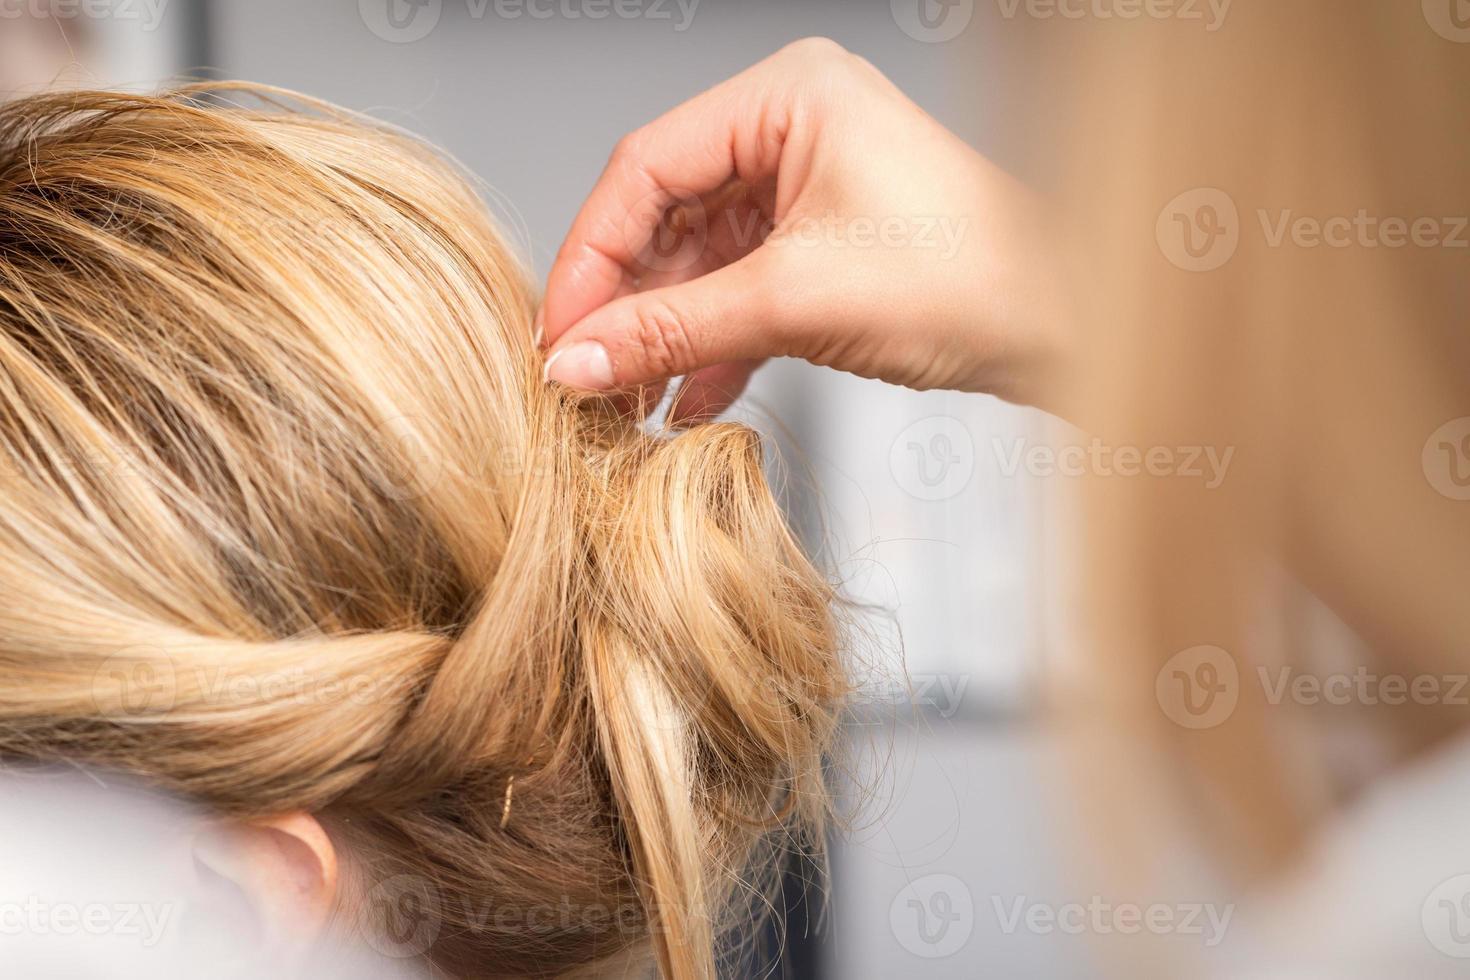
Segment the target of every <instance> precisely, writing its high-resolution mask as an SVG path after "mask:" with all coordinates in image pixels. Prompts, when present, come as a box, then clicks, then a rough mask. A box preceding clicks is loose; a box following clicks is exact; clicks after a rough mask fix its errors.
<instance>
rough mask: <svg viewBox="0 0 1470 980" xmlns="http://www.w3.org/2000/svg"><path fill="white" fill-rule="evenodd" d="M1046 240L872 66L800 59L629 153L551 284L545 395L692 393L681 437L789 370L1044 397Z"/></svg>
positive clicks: (704, 99)
mask: <svg viewBox="0 0 1470 980" xmlns="http://www.w3.org/2000/svg"><path fill="white" fill-rule="evenodd" d="M1039 226H1040V222H1039V220H1038V218H1037V215H1036V213H1035V212H1034V211H1033V205H1032V203H1031V201H1030V196H1029V195H1028V193H1027V192H1026V191H1025V189H1024V188H1022V187H1021V186H1020V185H1019V184H1017V183H1016V182H1015V181H1014V180H1012V179H1010V178H1009V177H1007V176H1006V175H1005V174H1004V173H1002V172H1001V171H1000V170H998V169H997V168H996V167H994V166H993V165H991V164H990V163H989V162H988V161H986V160H985V159H984V158H983V157H981V156H980V155H979V154H977V153H976V152H975V151H973V150H972V149H970V148H969V147H968V146H966V145H965V144H964V143H963V142H961V141H960V140H959V139H958V138H956V137H955V136H954V135H953V134H952V133H950V132H949V131H947V130H946V129H945V128H944V127H943V126H941V125H939V124H938V123H937V122H935V121H934V120H933V119H932V118H930V117H929V116H928V115H926V114H925V113H924V112H923V111H922V110H921V109H919V107H918V106H916V105H914V103H913V102H911V101H909V100H908V99H907V98H906V97H905V96H904V95H903V93H901V92H900V91H899V90H898V89H897V88H895V87H894V86H893V85H892V84H891V83H890V82H889V81H888V80H887V79H886V78H884V77H883V75H882V74H880V73H879V72H878V71H877V70H876V69H875V68H873V67H872V66H871V65H869V64H868V63H867V62H866V61H863V60H862V59H860V58H858V57H857V56H855V55H852V54H849V53H848V52H847V51H844V50H843V49H842V48H840V47H838V46H837V45H836V44H833V43H832V42H829V41H820V40H808V41H800V42H798V43H796V44H793V45H791V46H789V47H787V48H785V49H783V50H782V51H780V52H778V53H777V54H775V55H774V56H772V57H770V58H768V59H766V60H765V61H763V62H761V63H760V64H758V65H756V66H755V67H753V68H751V69H749V70H747V71H746V72H744V73H742V74H740V75H738V76H736V77H735V78H732V79H730V80H729V81H727V82H724V83H723V84H721V85H719V86H716V87H715V88H713V89H711V90H710V91H708V92H705V93H704V94H702V95H700V96H698V97H697V98H695V99H693V100H691V101H689V102H686V103H685V104H684V105H681V106H679V107H678V108H676V109H674V110H673V111H671V112H669V113H668V114H666V115H665V116H663V117H662V118H660V119H658V120H656V121H655V122H653V123H650V124H649V125H647V126H645V127H644V128H642V129H640V130H638V131H637V132H634V133H632V134H631V135H629V136H628V137H626V138H625V139H624V140H623V141H622V142H621V143H620V144H619V145H618V147H617V150H616V151H615V152H614V153H613V155H612V159H611V160H610V161H609V162H608V165H607V168H606V170H605V171H604V172H603V174H602V177H601V179H600V180H599V181H598V182H597V186H596V187H594V188H593V190H592V193H591V195H590V197H589V198H588V200H587V202H586V204H585V205H583V207H582V210H581V213H580V214H579V215H578V216H577V219H576V222H575V223H574V224H573V226H572V230H571V232H570V234H569V235H568V236H567V240H566V242H565V243H564V244H563V246H562V248H561V250H560V252H559V253H558V255H557V259H556V263H555V265H554V266H553V267H552V270H551V276H550V281H549V283H548V286H547V294H546V303H545V306H544V308H543V310H542V318H541V329H542V332H543V337H544V339H543V344H544V345H545V346H546V347H547V348H548V355H547V356H548V360H547V376H548V378H549V379H551V380H553V381H558V382H561V383H563V384H567V385H570V386H573V387H577V388H583V389H591V390H611V389H627V388H632V387H634V386H638V385H648V384H655V385H656V384H659V383H661V382H662V381H664V380H666V379H668V378H671V377H673V376H675V375H681V374H682V375H686V376H687V377H686V380H685V382H684V386H683V389H682V390H681V392H680V395H679V397H678V399H677V400H676V403H675V405H674V408H673V410H672V415H671V420H672V421H675V422H688V421H693V420H698V419H704V418H709V417H712V416H713V415H716V414H718V413H719V412H721V411H723V410H724V409H725V408H726V407H728V406H729V404H730V403H731V401H732V400H733V399H734V398H735V397H736V396H737V395H738V394H739V393H740V391H741V389H743V388H744V386H745V383H746V380H747V379H748V378H749V376H750V372H751V371H752V370H753V369H754V368H755V366H757V365H758V364H759V363H760V362H761V360H763V359H764V358H767V357H774V356H783V355H789V356H795V357H801V358H805V359H806V360H808V361H812V362H814V363H817V364H824V365H829V366H831V367H835V368H839V369H841V370H844V371H850V372H852V373H854V374H859V375H862V376H864V377H870V378H881V379H883V380H885V381H890V382H893V383H896V384H901V385H907V386H909V387H913V388H954V389H962V390H967V391H989V392H993V393H996V394H1000V395H1002V396H1004V397H1008V398H1012V399H1018V400H1027V399H1029V398H1031V391H1032V388H1033V386H1034V385H1035V384H1036V383H1037V381H1038V379H1039V376H1040V375H1041V374H1042V373H1043V372H1044V371H1046V370H1047V369H1048V368H1049V365H1051V364H1052V363H1053V362H1054V361H1056V360H1057V357H1058V351H1059V349H1060V347H1061V346H1062V345H1061V343H1060V341H1059V339H1058V333H1059V330H1058V324H1057V322H1056V321H1058V320H1060V319H1061V318H1060V317H1058V316H1056V315H1054V314H1053V313H1052V312H1051V311H1049V310H1048V309H1047V306H1048V305H1049V304H1050V303H1051V302H1053V297H1052V296H1051V293H1050V290H1049V288H1048V286H1047V284H1046V283H1045V282H1044V281H1043V278H1042V276H1041V275H1040V274H1039V272H1040V270H1045V269H1046V268H1048V267H1049V266H1048V262H1047V260H1046V258H1045V257H1044V253H1045V249H1044V247H1043V246H1042V244H1041V239H1042V237H1043V236H1042V235H1041V234H1040V227H1039Z"/></svg>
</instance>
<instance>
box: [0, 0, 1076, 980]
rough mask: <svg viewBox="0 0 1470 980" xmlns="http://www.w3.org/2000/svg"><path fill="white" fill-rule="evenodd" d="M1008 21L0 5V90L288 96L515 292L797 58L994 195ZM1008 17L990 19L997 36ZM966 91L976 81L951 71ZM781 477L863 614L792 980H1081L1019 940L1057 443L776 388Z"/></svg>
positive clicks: (613, 5) (580, 6)
mask: <svg viewBox="0 0 1470 980" xmlns="http://www.w3.org/2000/svg"><path fill="white" fill-rule="evenodd" d="M1005 9H1006V7H1005V5H1004V4H1002V5H990V6H984V5H982V6H979V7H977V6H976V5H975V4H974V3H973V2H971V0H963V2H948V3H934V2H932V0H907V2H906V0H891V2H890V0H803V2H799V3H798V2H793V0H616V2H614V0H524V2H521V0H360V2H359V0H310V2H302V0H90V2H81V0H78V2H75V3H68V2H66V0H33V2H29V3H23V2H20V3H18V2H16V0H0V14H3V17H0V85H3V91H4V93H5V94H7V95H14V94H16V93H20V92H24V91H31V90H35V89H38V88H44V87H49V86H70V85H96V86H104V87H124V88H135V89H142V90H148V89H153V88H156V87H157V86H159V85H160V84H162V83H165V82H166V81H167V80H169V79H174V78H178V77H183V76H189V77H212V78H239V79H246V80H250V81H254V82H261V83H268V84H272V85H279V86H284V87H287V88H291V89H295V90H299V91H301V92H304V93H307V94H310V95H312V96H317V97H321V98H325V99H328V100H331V101H334V102H337V103H340V104H342V105H345V106H348V107H350V108H353V109H358V110H363V111H366V112H369V113H371V114H372V115H374V116H376V117H378V118H380V119H383V120H386V121H389V122H392V123H395V124H399V125H402V126H404V127H406V128H408V129H410V130H413V131H414V132H417V133H419V134H421V135H422V136H424V137H426V138H427V139H429V140H431V141H433V142H434V143H436V144H438V145H440V146H442V147H444V148H446V149H447V150H448V151H449V152H450V153H452V154H453V155H455V156H456V157H457V158H459V159H460V160H461V161H462V162H463V163H464V164H465V165H466V166H467V167H468V168H469V169H470V170H472V171H473V172H474V173H475V174H476V175H478V176H479V178H481V179H482V180H483V181H484V183H485V185H486V196H487V199H488V200H489V201H490V203H491V205H492V206H493V207H494V209H495V210H496V212H497V213H498V214H499V215H500V217H501V220H502V222H503V226H504V228H505V229H506V232H507V234H508V235H509V236H510V237H511V238H512V239H513V240H514V241H515V242H516V243H517V245H518V246H519V247H520V249H521V250H522V252H523V254H524V255H525V257H526V259H527V261H528V263H529V264H530V265H531V266H532V267H533V269H534V274H535V276H536V277H537V280H538V282H544V276H545V274H546V272H547V270H548V268H549V266H550V262H551V259H552V256H553V254H554V252H555V250H556V248H557V246H558V244H559V243H560V240H561V237H562V236H563V234H564V233H565V231H566V230H567V228H568V227H569V225H570V223H571V221H572V218H573V216H574V215H575V213H576V210H577V208H578V207H579V205H580V204H581V201H582V196H583V195H584V193H585V192H586V191H587V190H588V189H590V188H591V186H592V184H593V182H594V180H595V179H596V177H597V175H598V173H599V172H600V170H601V168H602V166H603V164H604V162H605V161H606V158H607V155H608V153H609V152H610V151H611V148H612V147H613V145H614V143H616V141H617V140H618V138H619V137H621V136H622V135H624V134H625V133H627V132H628V131H630V130H632V129H634V128H636V127H637V126H639V125H641V124H642V123H644V122H647V121H649V120H651V119H653V118H654V117H655V116H657V115H659V114H660V113H662V112H664V111H665V110H667V109H668V108H670V107H672V106H673V105H675V104H677V103H679V102H681V101H683V100H684V99H686V98H688V97H690V96H693V95H694V94H696V93H698V92H699V91H701V90H702V89H704V88H707V87H708V86H710V85H712V84H714V83H716V82H718V81H720V80H722V79H724V78H726V77H728V76H730V75H732V74H735V73H736V72H738V71H740V70H741V69H743V68H745V67H747V66H749V65H751V64H753V63H754V62H756V61H758V60H760V59H762V58H764V57H765V56H767V55H769V54H771V53H772V52H774V51H775V50H777V49H778V48H780V47H781V46H782V45H784V44H786V43H788V42H790V41H793V40H796V39H798V38H801V37H804V36H808V35H818V34H820V35H826V36H830V37H832V38H834V39H835V40H837V41H838V42H840V43H841V44H843V45H845V46H846V47H847V48H848V49H850V50H852V51H854V52H857V53H859V54H861V55H863V56H864V57H866V58H868V59H869V60H870V61H872V62H873V63H874V64H875V65H877V67H879V68H880V69H881V70H882V71H884V72H885V73H886V74H887V75H888V76H889V77H890V78H891V79H893V81H894V82H895V83H896V84H897V85H898V86H899V87H900V88H902V89H903V90H904V91H905V92H907V93H908V94H909V95H910V96H911V97H912V98H913V99H914V100H915V101H917V102H918V103H919V104H920V105H921V106H923V107H924V108H925V109H926V110H928V111H929V112H930V113H932V114H933V115H934V116H936V117H937V118H938V119H939V120H940V121H941V122H943V123H944V124H945V125H946V126H948V127H950V128H951V129H952V130H954V131H955V132H957V133H959V134H961V135H962V136H963V137H964V138H966V139H967V140H969V141H970V142H971V143H972V144H973V145H975V146H977V147H979V148H980V149H982V150H984V151H985V152H987V153H989V154H991V155H992V157H994V158H997V159H999V160H1000V161H1001V162H1002V163H1003V164H1006V165H1010V166H1012V168H1013V169H1018V170H1024V169H1025V168H1026V166H1027V163H1026V161H1024V160H1023V159H1020V158H1017V157H1015V155H1014V154H1011V153H1010V152H1009V148H1008V146H1007V145H1006V142H1005V140H1004V139H1003V126H1002V125H1001V123H1003V121H1004V119H1005V117H1006V114H1007V112H1008V110H1009V108H1010V107H1011V106H1013V104H1014V101H1015V99H1016V97H1017V93H1014V92H1009V91H1007V90H1006V89H1005V88H1004V87H1003V86H996V85H993V84H987V75H988V77H989V78H990V79H991V80H993V79H998V78H1002V77H1004V74H1005V72H1004V68H1005V66H1006V65H1007V64H1008V63H1011V62H1014V61H1015V60H1016V59H1019V58H1021V57H1023V56H1024V48H1023V45H1022V44H1021V34H1020V30H1021V28H1020V26H1019V25H1018V24H1017V23H1016V22H1015V20H1014V19H1013V18H1009V17H1007V16H1006V15H1005V13H1004V11H1005ZM1012 13H1014V10H1013V9H1012ZM977 65H982V66H986V67H984V68H977V67H976V66H977ZM742 411H743V413H744V417H745V418H746V419H747V420H748V421H750V422H751V423H752V424H754V425H756V426H757V427H758V428H760V429H761V430H762V431H764V432H766V433H768V434H769V435H770V436H771V439H772V441H773V443H774V444H778V445H780V446H781V447H783V451H782V452H781V454H780V456H781V474H780V478H781V480H782V484H781V485H782V486H783V487H784V488H785V489H784V492H785V493H786V496H787V501H788V504H789V507H790V509H791V513H792V516H793V519H794V520H795V521H796V522H797V523H798V525H799V526H800V527H801V528H802V529H803V531H804V532H805V533H806V534H807V535H808V538H809V540H810V541H811V543H812V546H813V547H814V548H817V549H819V550H820V551H821V553H822V554H823V555H824V557H825V558H826V560H827V561H828V562H829V563H830V564H831V566H832V567H833V569H834V571H835V573H836V574H837V576H838V577H839V578H840V579H841V581H842V582H843V583H844V584H845V587H846V590H847V592H848V594H849V595H851V596H852V597H853V598H855V599H857V600H859V601H860V602H862V603H865V604H867V606H868V608H869V609H870V612H869V613H868V614H867V615H866V616H865V618H864V621H863V629H862V630H861V632H860V636H859V642H858V643H856V645H855V649H854V656H855V657H856V658H857V659H858V662H859V663H860V665H861V666H860V674H861V676H862V679H863V681H864V694H863V696H862V697H860V698H859V699H858V701H859V703H858V705H857V707H856V709H855V711H854V714H853V717H852V719H851V725H850V726H849V732H850V738H849V746H848V748H849V751H848V753H847V759H846V760H845V763H846V766H847V768H849V769H850V770H851V772H852V777H853V778H852V780H851V784H852V786H853V787H854V789H853V791H852V793H851V794H850V797H851V798H850V800H849V805H848V806H847V807H846V810H847V812H848V813H849V814H850V824H851V825H850V826H849V827H848V828H846V829H845V830H844V832H842V833H841V834H839V835H838V837H837V840H836V843H835V847H834V850H833V856H832V867H831V886H832V887H831V893H830V897H829V898H828V900H827V901H826V902H825V903H824V904H822V903H817V902H811V903H802V902H801V901H800V899H799V892H800V891H801V889H800V888H799V887H796V883H798V882H799V881H800V880H801V879H802V878H804V877H810V876H811V871H810V869H802V868H794V869H793V874H792V876H791V878H792V881H793V888H792V894H791V895H789V896H788V905H789V906H790V908H791V914H790V916H789V923H788V930H787V943H786V949H785V951H784V953H783V954H782V958H781V963H780V964H779V967H778V969H779V970H780V972H781V973H783V974H784V975H787V976H794V977H833V978H837V977H841V978H849V980H866V978H888V977H908V976H923V977H936V978H938V977H953V978H960V977H964V978H970V977H976V976H981V975H984V976H997V977H1012V978H1026V977H1036V978H1049V980H1065V978H1069V977H1084V976H1093V975H1096V973H1097V972H1098V971H1097V970H1095V969H1093V968H1092V965H1091V964H1090V962H1089V950H1088V946H1087V940H1086V938H1085V937H1082V936H1078V935H1073V934H1064V933H1062V932H1058V931H1055V930H1053V931H1049V932H1046V933H1041V932H1038V931H1037V930H1034V929H1028V928H1026V927H1024V926H1018V925H1017V922H1016V920H1015V919H1014V918H1013V917H1012V915H1011V912H1012V910H1013V909H1014V908H1015V907H1016V906H1017V903H1018V902H1021V903H1025V904H1029V903H1033V902H1036V903H1047V904H1048V906H1049V907H1056V906H1059V905H1061V904H1064V903H1067V902H1070V901H1080V902H1086V900H1087V896H1086V895H1077V896H1073V895H1069V894H1068V893H1067V891H1066V886H1065V882H1064V880H1063V879H1062V877H1061V876H1060V875H1059V873H1058V867H1057V864H1058V862H1059V861H1060V860H1061V858H1060V857H1059V856H1058V854H1057V853H1056V849H1055V847H1054V846H1053V845H1052V844H1051V843H1049V842H1052V841H1054V840H1055V839H1056V834H1054V833H1053V829H1054V828H1053V822H1054V820H1055V818H1056V816H1057V814H1058V809H1057V807H1055V806H1053V805H1052V804H1053V801H1052V799H1051V795H1052V788H1053V786H1054V784H1055V783H1056V782H1057V781H1056V780H1053V779H1051V778H1049V777H1048V773H1049V770H1050V769H1051V768H1052V766H1053V762H1054V760H1053V758H1052V756H1053V748H1052V746H1051V745H1050V744H1049V741H1048V739H1047V738H1046V737H1045V736H1044V735H1043V733H1042V732H1041V730H1040V729H1039V727H1038V726H1036V725H1034V724H1033V723H1032V718H1033V713H1034V711H1033V709H1034V708H1035V704H1034V701H1033V697H1032V692H1033V690H1034V688H1035V683H1034V682H1035V680H1036V678H1037V677H1038V675H1039V673H1040V672H1041V670H1042V667H1043V665H1042V664H1041V662H1040V655H1041V650H1042V647H1043V637H1042V635H1041V630H1042V628H1043V623H1046V622H1055V621H1056V617H1054V616H1049V615H1048V614H1047V613H1048V610H1047V609H1046V608H1045V603H1046V601H1047V600H1046V597H1045V596H1044V595H1043V594H1042V593H1041V591H1040V589H1039V588H1038V583H1039V582H1041V581H1042V580H1043V578H1044V572H1045V569H1043V568H1042V567H1040V564H1041V563H1042V562H1043V561H1044V558H1042V557H1040V556H1044V555H1046V554H1047V552H1048V548H1047V535H1048V528H1047V527H1045V526H1044V524H1043V522H1042V520H1041V514H1042V510H1041V503H1042V501H1043V500H1044V499H1045V492H1046V489H1047V488H1046V486H1045V482H1046V481H1045V479H1044V478H1043V477H1041V476H1037V475H1031V474H1028V472H1027V471H1026V470H1027V468H1026V467H1018V466H1017V465H1016V460H1017V458H1018V456H1017V453H1018V451H1019V450H1020V449H1021V448H1022V447H1027V446H1032V445H1036V444H1040V443H1041V442H1044V441H1045V440H1048V439H1054V438H1058V437H1059V435H1058V433H1056V432H1055V431H1052V430H1050V429H1048V425H1050V424H1051V423H1048V422H1046V421H1045V420H1044V419H1043V418H1042V417H1041V416H1039V415H1037V414H1036V413H1034V412H1031V411H1028V410H1023V409H1018V408H1015V407H1012V406H1009V405H1006V404H1004V403H1001V402H999V401H997V400H995V399H991V398H986V397H982V396H966V395H955V394H947V393H942V392H934V393H926V394H918V393H914V392H909V391H905V390H900V389H896V388H891V387H887V386H885V385H882V384H879V383H875V382H867V381H863V380H860V379H856V378H852V377H847V376H840V375H837V374H835V373H832V372H823V371H818V370H815V369H812V368H810V367H807V366H805V365H802V364H792V363H776V364H773V365H771V366H769V367H768V368H767V369H766V370H765V371H763V372H762V373H761V374H760V375H759V376H758V379H757V382H756V384H755V387H754V390H753V391H752V392H751V394H750V396H749V397H748V399H747V402H746V405H745V407H744V408H743V409H742Z"/></svg>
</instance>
